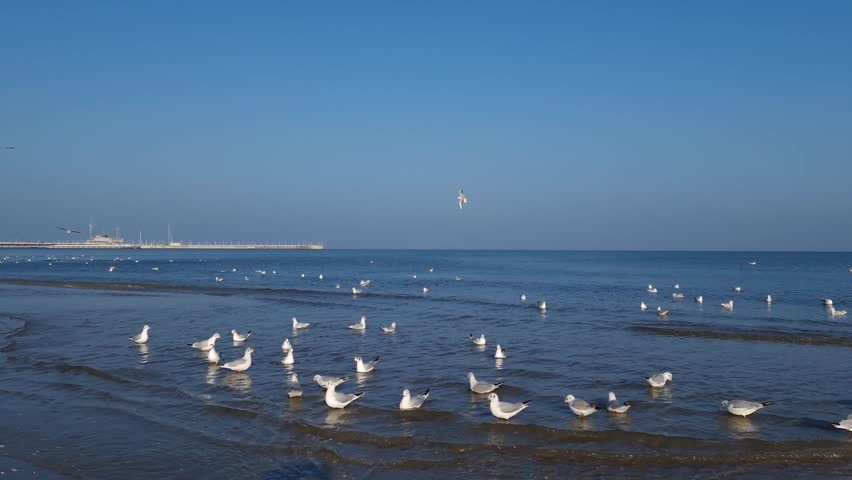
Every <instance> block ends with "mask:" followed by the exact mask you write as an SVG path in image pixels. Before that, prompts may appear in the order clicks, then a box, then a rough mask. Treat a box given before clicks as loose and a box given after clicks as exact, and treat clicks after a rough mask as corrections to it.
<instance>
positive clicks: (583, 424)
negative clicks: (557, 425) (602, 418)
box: [571, 416, 594, 431]
mask: <svg viewBox="0 0 852 480" xmlns="http://www.w3.org/2000/svg"><path fill="white" fill-rule="evenodd" d="M571 428H572V429H573V430H583V431H586V430H594V424H593V423H592V420H591V419H590V418H589V417H577V416H575V417H574V419H573V420H571Z"/></svg>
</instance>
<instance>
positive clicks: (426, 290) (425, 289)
mask: <svg viewBox="0 0 852 480" xmlns="http://www.w3.org/2000/svg"><path fill="white" fill-rule="evenodd" d="M427 293H429V289H428V288H426V287H423V295H426V294H427Z"/></svg>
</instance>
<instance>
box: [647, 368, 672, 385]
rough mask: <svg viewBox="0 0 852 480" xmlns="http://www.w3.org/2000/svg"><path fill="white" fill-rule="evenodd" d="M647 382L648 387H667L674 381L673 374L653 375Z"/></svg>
mask: <svg viewBox="0 0 852 480" xmlns="http://www.w3.org/2000/svg"><path fill="white" fill-rule="evenodd" d="M645 380H647V381H648V385H650V386H652V387H654V388H660V387H665V386H666V382H671V381H672V372H663V373H658V374H656V375H651V376H650V377H647V378H646V379H645Z"/></svg>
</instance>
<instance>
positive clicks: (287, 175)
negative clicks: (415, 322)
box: [0, 1, 852, 250]
mask: <svg viewBox="0 0 852 480" xmlns="http://www.w3.org/2000/svg"><path fill="white" fill-rule="evenodd" d="M178 3H180V4H179V5H176V4H178ZM606 3H607V4H606V5H603V4H602V3H601V2H569V1H554V2H544V1H543V2H500V1H498V2H494V1H482V2H478V1H471V2H395V1H394V2H392V1H387V2H378V1H377V2H339V3H337V2H277V1H275V2H272V1H270V2H259V1H258V2H165V1H152V2H112V1H100V2H96V1H89V2H59V1H56V2H50V1H45V2H26V1H8V2H2V3H0V22H2V24H3V27H2V28H0V54H2V60H0V145H14V146H15V147H17V148H16V149H15V150H5V149H4V150H0V166H2V176H3V187H2V189H0V203H2V205H3V208H2V209H0V239H13V238H14V239H52V238H61V236H60V235H61V232H59V231H58V230H55V227H56V226H57V225H69V226H71V227H77V228H78V229H82V228H84V227H85V224H86V223H87V222H88V219H89V216H90V215H93V216H94V217H95V223H97V224H98V225H99V227H97V228H98V230H100V229H101V228H104V229H105V230H106V231H108V232H110V231H112V230H113V228H114V226H115V225H120V226H121V228H122V231H123V232H124V233H125V235H126V236H128V237H133V238H136V237H137V236H138V231H139V230H142V231H143V236H144V237H145V238H146V239H152V240H153V239H164V238H165V236H166V224H169V223H170V224H171V225H172V229H173V231H174V233H175V236H176V237H177V238H180V239H183V240H253V241H276V240H281V241H295V240H322V241H325V242H326V243H327V244H328V245H329V246H331V247H339V248H552V249H574V248H578V249H588V248H591V249H597V248H601V249H714V250H729V249H734V250H737V249H747V250H775V249H783V250H849V249H850V244H849V238H850V235H852V223H850V222H849V219H850V218H852V215H850V214H852V193H850V192H852V189H850V188H849V180H850V177H852V158H850V152H852V134H850V132H852V61H850V59H852V29H850V28H849V25H852V3H850V2H841V1H836V2H832V1H825V2H813V3H810V2H774V1H773V2H770V1H753V2H734V1H719V2H679V1H670V2H666V1H660V2H630V1H624V2H606ZM459 187H463V188H464V189H465V191H466V192H468V194H469V197H470V203H469V206H468V208H466V209H465V210H464V211H463V212H459V211H457V209H456V205H455V196H456V191H457V190H458V188H459Z"/></svg>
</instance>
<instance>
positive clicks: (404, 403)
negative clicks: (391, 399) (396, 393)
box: [399, 388, 429, 410]
mask: <svg viewBox="0 0 852 480" xmlns="http://www.w3.org/2000/svg"><path fill="white" fill-rule="evenodd" d="M427 398H429V389H428V388H427V389H426V391H425V392H423V393H421V394H420V395H417V396H415V397H412V396H411V392H409V391H408V389H407V388H406V389H405V390H403V391H402V400H400V401H399V409H400V410H415V409H418V408H420V406H421V405H423V402H425V401H426V399H427Z"/></svg>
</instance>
